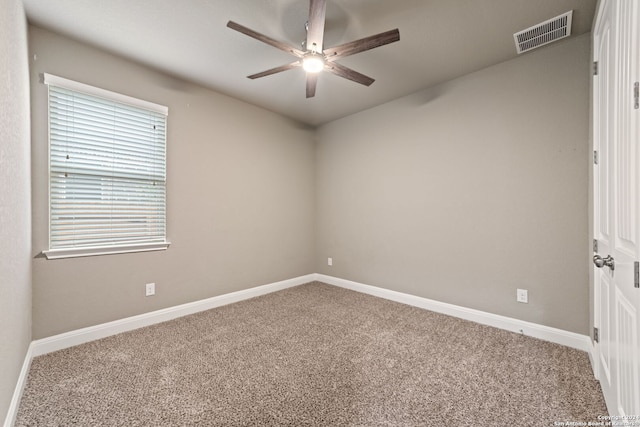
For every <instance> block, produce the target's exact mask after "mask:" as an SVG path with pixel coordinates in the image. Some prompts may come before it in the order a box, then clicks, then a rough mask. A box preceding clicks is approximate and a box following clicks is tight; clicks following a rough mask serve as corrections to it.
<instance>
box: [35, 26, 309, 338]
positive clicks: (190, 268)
mask: <svg viewBox="0 0 640 427" xmlns="http://www.w3.org/2000/svg"><path fill="white" fill-rule="evenodd" d="M29 37H30V39H29V44H30V55H31V58H33V56H34V55H35V56H36V58H37V59H36V60H35V61H32V63H31V101H32V134H33V139H32V151H33V156H32V157H33V160H32V168H33V212H34V218H33V251H32V255H33V256H34V257H36V256H37V255H38V254H39V253H40V252H41V251H42V250H44V249H46V248H47V242H48V240H47V239H48V234H47V233H48V229H47V220H48V214H47V212H48V207H47V206H48V205H47V104H46V102H47V88H46V86H45V85H44V84H42V83H41V74H42V73H44V72H46V73H51V74H54V75H59V76H61V77H65V78H69V79H73V80H77V81H80V82H83V83H87V84H91V85H94V86H98V87H102V88H104V89H108V90H112V91H115V92H120V93H124V94H127V95H130V96H134V97H138V98H141V99H145V100H148V101H152V102H155V103H158V104H163V105H167V106H168V107H169V118H168V136H167V140H168V147H167V175H168V188H167V202H168V208H167V215H168V238H169V240H170V241H171V242H172V245H171V247H170V248H169V249H168V250H167V251H162V252H150V253H134V254H122V255H108V256H98V257H88V258H74V259H66V260H46V259H43V258H41V257H38V258H35V259H34V261H33V337H34V339H38V338H43V337H46V336H50V335H53V334H58V333H61V332H66V331H70V330H74V329H78V328H82V327H86V326H91V325H95V324H99V323H103V322H107V321H111V320H116V319H120V318H124V317H127V316H132V315H136V314H140V313H144V312H148V311H152V310H157V309H160V308H164V307H170V306H174V305H178V304H182V303H186V302H191V301H195V300H199V299H202V298H207V297H212V296H216V295H221V294H225V293H229V292H233V291H237V290H241V289H246V288H250V287H254V286H258V285H262V284H267V283H272V282H276V281H280V280H284V279H290V278H293V277H297V276H301V275H305V274H309V273H313V272H314V249H315V248H314V244H313V242H314V241H315V236H314V231H315V229H314V223H315V213H314V210H315V196H314V191H315V186H314V183H315V175H314V167H315V163H314V156H315V142H314V139H313V136H314V133H313V130H312V129H307V128H305V127H304V126H301V125H300V124H298V123H295V122H292V121H290V120H288V119H285V118H283V117H282V116H279V115H277V114H274V113H271V112H268V111H266V110H263V109H260V108H258V107H254V106H251V105H249V104H246V103H244V102H241V101H237V100H234V99H232V98H229V97H226V96H223V95H220V94H219V93H216V92H213V91H210V90H206V89H204V88H202V87H199V86H196V85H192V84H189V83H186V82H184V81H180V80H176V79H173V78H171V77H169V76H166V75H163V74H160V73H157V72H155V71H153V70H150V69H147V68H145V67H142V66H140V65H137V64H135V63H134V62H131V61H128V60H126V59H123V58H120V57H117V56H112V55H110V54H109V53H106V52H104V51H101V50H99V49H96V48H93V47H90V46H87V45H84V44H81V43H78V42H76V41H73V40H71V39H68V38H65V37H63V36H60V35H57V34H54V33H51V32H48V31H45V30H43V29H40V28H37V27H30V32H29ZM149 282H155V283H156V295H155V296H153V297H145V296H144V287H145V286H144V285H145V283H149Z"/></svg>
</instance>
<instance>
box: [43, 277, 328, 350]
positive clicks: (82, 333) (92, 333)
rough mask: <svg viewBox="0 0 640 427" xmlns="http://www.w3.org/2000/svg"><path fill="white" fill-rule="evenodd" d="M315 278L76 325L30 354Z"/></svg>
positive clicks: (299, 279)
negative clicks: (80, 327)
mask: <svg viewBox="0 0 640 427" xmlns="http://www.w3.org/2000/svg"><path fill="white" fill-rule="evenodd" d="M314 280H315V274H308V275H306V276H300V277H296V278H294V279H289V280H283V281H281V282H275V283H270V284H268V285H262V286H257V287H255V288H250V289H244V290H242V291H237V292H231V293H229V294H224V295H219V296H217V297H212V298H207V299H203V300H200V301H194V302H190V303H187V304H181V305H177V306H174V307H169V308H165V309H162V310H157V311H152V312H150V313H144V314H140V315H137V316H132V317H127V318H124V319H120V320H114V321H113V322H107V323H103V324H100V325H95V326H89V327H87V328H82V329H77V330H75V331H70V332H65V333H63V334H59V335H54V336H51V337H47V338H43V339H39V340H36V341H33V343H32V344H33V352H32V356H33V357H36V356H40V355H43V354H46V353H51V352H52V351H57V350H62V349H64V348H68V347H73V346H75V345H79V344H83V343H86V342H89V341H94V340H97V339H100V338H105V337H108V336H111V335H115V334H119V333H121V332H126V331H131V330H134V329H138V328H142V327H144V326H150V325H154V324H156V323H160V322H166V321H167V320H171V319H175V318H178V317H182V316H187V315H189V314H194V313H198V312H200V311H205V310H210V309H212V308H216V307H220V306H223V305H227V304H232V303H234V302H238V301H242V300H246V299H249V298H254V297H257V296H260V295H266V294H269V293H271V292H276V291H280V290H283V289H286V288H291V287H293V286H298V285H302V284H304V283H308V282H312V281H314Z"/></svg>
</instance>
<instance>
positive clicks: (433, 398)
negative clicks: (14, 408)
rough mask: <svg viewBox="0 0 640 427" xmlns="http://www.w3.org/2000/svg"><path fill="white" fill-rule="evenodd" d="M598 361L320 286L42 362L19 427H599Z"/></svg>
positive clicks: (557, 347) (34, 374)
mask: <svg viewBox="0 0 640 427" xmlns="http://www.w3.org/2000/svg"><path fill="white" fill-rule="evenodd" d="M605 414H606V408H605V404H604V401H603V398H602V392H601V390H600V386H599V384H598V382H597V381H595V380H594V378H593V374H592V372H591V368H590V364H589V360H588V357H587V354H586V353H584V352H580V351H578V350H574V349H571V348H567V347H563V346H560V345H556V344H552V343H548V342H545V341H540V340H536V339H533V338H529V337H525V336H522V335H518V334H514V333H511V332H506V331H503V330H499V329H494V328H491V327H487V326H483V325H480V324H477V323H472V322H467V321H464V320H460V319H456V318H453V317H449V316H445V315H441V314H437V313H433V312H429V311H424V310H421V309H418V308H414V307H410V306H406V305H403V304H398V303H395V302H391V301H387V300H384V299H379V298H375V297H372V296H369V295H365V294H361V293H357V292H353V291H349V290H345V289H341V288H337V287H333V286H330V285H325V284H322V283H317V282H316V283H311V284H307V285H302V286H298V287H295V288H291V289H287V290H284V291H280V292H276V293H272V294H269V295H265V296H261V297H258V298H254V299H251V300H247V301H243V302H240V303H236V304H232V305H228V306H224V307H220V308H216V309H213V310H209V311H206V312H202V313H198V314H195V315H191V316H187V317H183V318H180V319H176V320H173V321H170V322H166V323H162V324H158V325H154V326H150V327H147V328H142V329H138V330H135V331H132V332H127V333H123V334H119V335H115V336H112V337H109V338H105V339H102V340H99V341H94V342H91V343H87V344H83V345H80V346H77V347H73V348H69V349H65V350H61V351H58V352H55V353H51V354H47V355H44V356H40V357H37V358H35V359H34V360H33V363H32V366H31V370H30V372H29V378H28V383H27V386H26V389H25V392H24V395H23V398H22V402H21V405H20V409H19V413H18V417H17V422H16V426H71V425H76V426H265V425H266V426H269V425H289V426H303V425H315V426H553V425H560V424H554V423H560V422H564V423H566V422H567V421H572V422H578V421H583V422H589V421H597V417H598V416H599V415H605Z"/></svg>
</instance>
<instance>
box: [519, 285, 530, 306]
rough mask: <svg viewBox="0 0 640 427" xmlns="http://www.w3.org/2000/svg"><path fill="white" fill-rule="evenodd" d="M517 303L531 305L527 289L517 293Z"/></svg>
mask: <svg viewBox="0 0 640 427" xmlns="http://www.w3.org/2000/svg"><path fill="white" fill-rule="evenodd" d="M516 301H518V302H523V303H525V304H527V303H529V295H528V291H527V290H526V289H518V290H517V292H516Z"/></svg>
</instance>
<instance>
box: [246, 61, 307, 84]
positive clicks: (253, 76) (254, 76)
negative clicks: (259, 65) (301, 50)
mask: <svg viewBox="0 0 640 427" xmlns="http://www.w3.org/2000/svg"><path fill="white" fill-rule="evenodd" d="M301 65H302V63H301V62H300V61H295V62H292V63H291V64H287V65H281V66H279V67H275V68H271V69H270V70H266V71H263V72H261V73H256V74H251V75H250V76H247V78H249V79H252V80H253V79H259V78H260V77H265V76H270V75H272V74H276V73H280V72H282V71H287V70H290V69H292V68H296V67H300V66H301Z"/></svg>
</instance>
